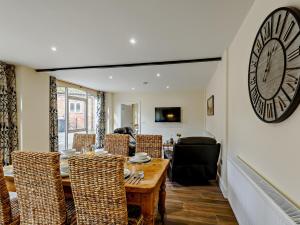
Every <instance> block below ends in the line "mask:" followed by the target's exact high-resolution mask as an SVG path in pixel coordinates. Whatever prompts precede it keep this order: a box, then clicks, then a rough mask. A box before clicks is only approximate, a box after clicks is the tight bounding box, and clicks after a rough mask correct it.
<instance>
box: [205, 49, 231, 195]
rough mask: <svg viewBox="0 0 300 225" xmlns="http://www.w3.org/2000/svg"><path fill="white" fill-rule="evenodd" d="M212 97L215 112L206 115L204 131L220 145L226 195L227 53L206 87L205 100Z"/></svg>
mask: <svg viewBox="0 0 300 225" xmlns="http://www.w3.org/2000/svg"><path fill="white" fill-rule="evenodd" d="M211 95H214V103H215V104H214V106H215V112H214V115H213V116H207V113H206V114H205V115H206V130H207V131H209V132H211V133H212V134H214V135H215V137H216V139H217V141H218V142H219V143H221V188H222V191H223V194H224V195H225V196H226V195H227V51H225V52H224V54H223V56H222V61H221V62H220V63H219V64H218V67H217V70H216V72H215V74H214V75H213V76H212V78H211V80H210V82H209V84H208V85H207V87H206V99H208V98H209V97H210V96H211Z"/></svg>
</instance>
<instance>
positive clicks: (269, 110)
mask: <svg viewBox="0 0 300 225" xmlns="http://www.w3.org/2000/svg"><path fill="white" fill-rule="evenodd" d="M266 116H267V118H268V119H272V118H273V117H275V107H274V103H273V102H268V103H267V104H266Z"/></svg>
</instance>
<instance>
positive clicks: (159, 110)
mask: <svg viewBox="0 0 300 225" xmlns="http://www.w3.org/2000/svg"><path fill="white" fill-rule="evenodd" d="M155 122H177V123H178V122H181V108H180V107H156V108H155Z"/></svg>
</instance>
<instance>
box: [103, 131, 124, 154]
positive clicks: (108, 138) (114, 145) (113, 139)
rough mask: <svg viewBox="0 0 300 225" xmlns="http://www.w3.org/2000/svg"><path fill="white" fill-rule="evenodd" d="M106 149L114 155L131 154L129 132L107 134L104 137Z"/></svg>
mask: <svg viewBox="0 0 300 225" xmlns="http://www.w3.org/2000/svg"><path fill="white" fill-rule="evenodd" d="M104 149H105V150H106V151H108V152H109V153H110V154H113V155H123V156H128V155H129V135H128V134H107V135H105V139H104Z"/></svg>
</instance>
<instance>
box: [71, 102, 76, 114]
mask: <svg viewBox="0 0 300 225" xmlns="http://www.w3.org/2000/svg"><path fill="white" fill-rule="evenodd" d="M74 111H75V110H74V103H70V112H74Z"/></svg>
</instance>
